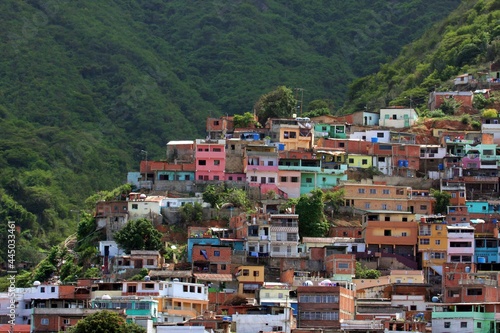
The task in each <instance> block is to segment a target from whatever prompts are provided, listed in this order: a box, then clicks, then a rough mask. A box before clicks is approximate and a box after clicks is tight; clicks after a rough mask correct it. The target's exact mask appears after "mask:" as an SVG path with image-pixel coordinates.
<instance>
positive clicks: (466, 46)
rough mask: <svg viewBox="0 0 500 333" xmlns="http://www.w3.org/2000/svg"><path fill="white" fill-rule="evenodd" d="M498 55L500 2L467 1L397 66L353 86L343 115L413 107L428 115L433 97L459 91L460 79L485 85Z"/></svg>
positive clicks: (403, 54)
mask: <svg viewBox="0 0 500 333" xmlns="http://www.w3.org/2000/svg"><path fill="white" fill-rule="evenodd" d="M499 54H500V1H499V0H479V1H470V0H469V1H463V2H462V4H461V5H460V6H459V8H458V9H457V10H456V11H454V12H453V13H452V14H451V15H450V16H449V17H448V18H447V19H445V20H444V21H442V22H439V23H438V24H436V25H435V26H434V28H433V29H429V30H428V31H427V32H426V33H425V34H424V35H423V36H422V37H421V38H420V39H418V40H417V41H415V42H413V43H411V44H409V45H408V46H405V47H404V48H403V50H402V52H401V54H400V55H399V57H398V58H397V59H395V60H394V61H393V62H391V63H388V64H385V65H383V66H382V68H381V70H380V71H379V72H378V73H376V74H372V75H369V76H366V77H363V78H361V79H358V80H356V81H355V82H354V83H353V84H351V86H350V92H349V94H348V99H347V101H346V104H345V107H344V112H346V113H350V112H351V111H354V110H360V109H363V108H364V107H365V106H366V107H367V108H368V109H369V110H377V108H380V107H384V106H387V105H404V106H410V105H412V106H414V107H415V106H417V107H419V108H420V111H422V112H425V109H426V102H427V98H428V95H429V92H431V91H434V90H436V91H449V90H455V88H454V87H453V84H452V82H451V80H452V79H453V78H454V77H455V76H456V75H459V74H464V73H468V74H472V75H473V76H474V77H475V78H476V79H478V80H479V81H481V80H483V81H484V80H486V74H487V73H488V70H489V66H490V64H491V63H492V62H494V61H498V60H499V59H500V58H499ZM476 107H477V106H476ZM478 108H479V109H481V107H478ZM444 113H446V112H444Z"/></svg>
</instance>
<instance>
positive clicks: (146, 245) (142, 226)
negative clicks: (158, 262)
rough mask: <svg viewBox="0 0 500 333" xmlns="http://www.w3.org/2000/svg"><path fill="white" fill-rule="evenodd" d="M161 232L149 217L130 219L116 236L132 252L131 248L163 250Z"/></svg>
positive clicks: (121, 244) (123, 246)
mask: <svg viewBox="0 0 500 333" xmlns="http://www.w3.org/2000/svg"><path fill="white" fill-rule="evenodd" d="M161 237H162V235H161V233H160V232H159V231H158V230H156V229H155V228H154V227H153V224H151V222H150V221H148V220H147V219H144V218H142V219H138V220H130V221H128V223H127V225H126V226H125V227H124V228H123V229H122V230H120V231H118V232H117V233H115V235H114V238H115V241H116V243H117V244H118V245H119V246H120V247H121V248H122V249H123V250H125V252H126V253H130V251H131V250H159V251H162V250H163V244H162V242H161Z"/></svg>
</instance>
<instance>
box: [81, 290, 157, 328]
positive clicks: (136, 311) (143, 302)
mask: <svg viewBox="0 0 500 333" xmlns="http://www.w3.org/2000/svg"><path fill="white" fill-rule="evenodd" d="M91 306H92V308H93V309H99V310H125V315H126V320H127V322H135V320H136V319H145V318H147V319H150V320H152V321H153V322H154V323H156V322H157V321H158V313H159V311H158V301H157V300H154V299H153V298H151V297H141V298H137V297H135V296H130V297H129V296H122V297H111V296H109V295H104V296H102V297H101V298H95V299H93V300H92V301H91Z"/></svg>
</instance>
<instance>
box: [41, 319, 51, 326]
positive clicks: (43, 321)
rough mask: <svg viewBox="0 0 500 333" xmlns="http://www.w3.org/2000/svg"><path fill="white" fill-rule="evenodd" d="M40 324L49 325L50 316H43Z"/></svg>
mask: <svg viewBox="0 0 500 333" xmlns="http://www.w3.org/2000/svg"><path fill="white" fill-rule="evenodd" d="M40 324H42V325H48V324H49V318H42V319H41V320H40Z"/></svg>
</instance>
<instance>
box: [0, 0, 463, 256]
mask: <svg viewBox="0 0 500 333" xmlns="http://www.w3.org/2000/svg"><path fill="white" fill-rule="evenodd" d="M459 3H460V1H459V0H445V1H440V2H439V3H433V2H431V1H428V0H412V1H408V0H394V1H390V2H387V1H385V0H377V1H368V0H362V1H358V2H347V1H335V2H331V1H314V2H312V3H304V2H303V1H298V0H288V1H286V2H285V3H283V2H281V1H271V0H269V1H266V0H247V1H243V0H237V1H229V0H227V1H226V0H214V1H197V2H193V3H191V2H186V1H180V0H172V1H166V0H161V1H160V0H136V1H132V0H114V1H104V2H103V1H97V0H86V1H69V0H46V1H42V0H24V1H17V0H4V1H2V2H0V31H2V34H0V41H1V43H0V55H1V57H0V171H1V172H0V202H2V203H3V204H2V205H0V217H1V218H2V221H4V220H8V219H13V220H19V221H18V223H19V225H20V226H21V227H22V230H23V231H24V232H26V234H25V235H24V234H23V236H22V237H23V238H22V240H30V239H39V237H41V236H43V239H44V241H43V242H39V243H37V242H34V241H33V242H32V246H33V247H34V248H37V247H38V246H43V245H42V244H45V245H50V244H53V243H55V242H57V241H58V240H60V239H61V238H62V237H64V236H65V235H67V234H68V233H69V232H70V231H72V230H74V224H75V220H76V216H77V213H75V211H78V210H79V209H81V202H82V200H83V199H84V198H86V197H87V196H88V195H90V194H92V193H95V192H96V191H98V190H101V189H110V188H112V187H115V186H116V185H118V184H120V183H121V182H123V181H124V178H125V174H126V172H127V171H128V170H132V169H136V168H137V167H136V166H137V162H138V161H139V159H140V158H141V150H146V151H148V154H149V158H156V159H160V158H162V157H163V156H164V145H165V143H166V142H168V141H169V140H172V139H188V138H195V137H200V136H203V135H204V124H205V119H206V117H207V116H209V115H213V116H218V115H220V114H222V113H229V114H232V113H243V112H245V111H250V110H251V109H252V106H253V103H254V102H255V101H256V100H257V99H258V97H259V96H260V95H262V94H264V93H266V92H268V91H270V90H271V89H273V88H274V87H276V86H277V85H287V86H289V87H294V88H298V87H300V88H303V89H305V94H304V95H305V102H307V101H308V100H312V99H318V98H329V99H333V100H334V101H335V102H336V103H337V105H340V104H341V103H342V101H343V99H344V96H345V94H346V92H347V89H346V87H347V84H348V83H350V82H351V81H352V80H353V79H354V78H356V77H359V76H362V75H366V74H369V73H373V72H374V71H376V70H378V68H379V66H380V64H381V63H384V62H386V61H387V60H390V59H392V58H393V57H394V56H395V55H397V54H398V53H399V50H400V49H401V47H402V46H403V45H405V44H406V43H408V42H410V41H412V40H414V39H415V38H417V37H419V36H420V35H421V34H422V33H423V31H424V30H425V28H426V27H428V26H429V25H430V24H431V23H433V22H435V21H436V20H439V19H441V18H443V17H445V16H446V15H447V13H449V12H451V11H452V10H453V9H454V8H456V6H457V5H458V4H459ZM5 228H6V226H5V225H4V224H2V225H1V228H0V243H3V242H2V239H3V238H2V237H4V236H5V231H6V230H5ZM30 237H31V238H30ZM0 251H3V250H0ZM0 257H2V258H4V255H3V253H0Z"/></svg>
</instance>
